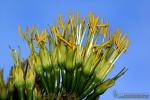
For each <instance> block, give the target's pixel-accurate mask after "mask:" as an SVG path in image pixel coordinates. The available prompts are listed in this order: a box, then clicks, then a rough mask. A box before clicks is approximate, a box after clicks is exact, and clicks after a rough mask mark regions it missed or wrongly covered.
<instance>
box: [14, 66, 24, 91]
mask: <svg viewBox="0 0 150 100" xmlns="http://www.w3.org/2000/svg"><path fill="white" fill-rule="evenodd" d="M13 76H14V84H15V85H16V87H18V88H19V87H22V86H23V85H24V72H23V70H22V68H21V67H18V66H17V67H15V69H14V71H13Z"/></svg>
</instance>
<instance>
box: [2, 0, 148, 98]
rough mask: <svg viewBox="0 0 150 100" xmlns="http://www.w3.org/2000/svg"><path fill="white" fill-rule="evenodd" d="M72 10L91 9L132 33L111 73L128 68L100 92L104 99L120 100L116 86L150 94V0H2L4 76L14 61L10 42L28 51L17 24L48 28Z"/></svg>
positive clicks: (26, 53) (123, 90) (126, 31)
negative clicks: (107, 87)
mask: <svg viewBox="0 0 150 100" xmlns="http://www.w3.org/2000/svg"><path fill="white" fill-rule="evenodd" d="M69 11H72V12H73V13H74V14H75V13H76V11H79V12H80V15H81V16H83V15H88V14H89V12H90V11H92V12H93V13H94V14H95V15H100V16H101V18H104V20H105V21H108V22H109V23H110V27H111V28H112V29H113V31H115V29H116V28H117V27H120V28H121V31H122V32H123V33H128V37H130V40H131V43H130V46H129V49H128V50H127V53H126V54H124V55H123V56H121V58H120V59H119V60H118V61H117V62H116V64H115V68H114V70H113V71H112V72H111V73H110V76H111V75H115V73H117V72H118V71H119V70H120V69H121V68H123V67H124V66H126V67H127V68H128V69H129V70H128V72H127V73H126V75H124V76H123V77H121V78H120V79H119V80H118V81H117V82H116V84H115V86H114V87H112V88H111V89H110V90H108V91H107V92H106V93H105V94H104V95H103V96H101V100H119V99H117V98H114V96H113V91H114V90H116V91H118V92H125V93H148V94H149V95H150V79H149V76H150V65H149V62H150V44H149V43H150V33H149V32H150V31H149V29H150V25H149V24H150V1H149V0H54V1H52V0H51V1H50V0H0V66H1V67H4V73H5V74H4V75H5V76H4V77H5V79H6V78H7V77H8V73H9V70H10V67H11V65H13V60H12V58H11V55H10V52H9V45H10V46H11V47H13V48H17V47H18V45H19V46H21V49H22V52H23V53H22V56H23V58H26V57H27V56H28V54H29V49H28V47H27V45H26V43H25V42H24V41H22V40H21V39H20V37H19V35H18V33H17V26H18V24H20V25H21V27H22V29H23V30H24V29H25V27H26V26H28V27H30V26H33V25H34V24H36V25H37V26H38V28H40V29H42V28H47V24H51V25H52V24H53V22H54V18H57V17H58V15H62V16H63V17H64V18H67V15H68V13H69ZM149 99H150V98H149ZM130 100H132V99H130Z"/></svg>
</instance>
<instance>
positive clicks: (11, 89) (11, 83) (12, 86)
mask: <svg viewBox="0 0 150 100" xmlns="http://www.w3.org/2000/svg"><path fill="white" fill-rule="evenodd" d="M7 84H8V91H9V92H13V91H14V83H13V79H12V78H9V80H8V83H7Z"/></svg>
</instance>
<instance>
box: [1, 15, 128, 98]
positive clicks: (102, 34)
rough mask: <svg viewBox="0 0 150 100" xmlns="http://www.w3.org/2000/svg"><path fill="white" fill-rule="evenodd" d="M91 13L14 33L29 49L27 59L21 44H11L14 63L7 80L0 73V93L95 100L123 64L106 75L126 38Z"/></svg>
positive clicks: (125, 46)
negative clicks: (18, 35)
mask: <svg viewBox="0 0 150 100" xmlns="http://www.w3.org/2000/svg"><path fill="white" fill-rule="evenodd" d="M99 19H100V18H99V17H95V16H94V15H93V13H90V14H89V18H86V17H84V18H83V19H82V18H80V16H79V14H78V13H77V15H76V16H73V15H69V16H68V20H67V21H66V23H65V22H64V21H63V19H62V16H59V19H58V23H56V22H55V24H54V25H53V26H50V25H49V30H50V31H49V30H47V29H43V30H42V31H41V32H39V30H38V28H37V27H36V26H33V27H32V28H30V29H28V28H26V31H25V32H22V31H21V28H20V26H19V27H18V32H19V34H20V36H21V38H22V39H24V40H25V41H26V42H27V44H28V46H29V48H30V55H29V57H28V58H27V60H25V61H24V60H22V59H21V56H20V55H21V53H20V49H19V52H16V50H14V49H10V51H11V54H12V57H13V59H14V67H12V70H11V72H10V77H9V79H8V81H7V84H5V82H4V81H3V76H2V75H3V71H2V70H1V73H0V98H3V99H6V98H9V99H21V100H23V99H29V100H31V99H34V100H36V99H51V100H53V99H54V100H55V99H57V100H59V99H61V100H63V99H66V100H71V99H87V100H94V99H97V98H98V97H99V96H100V95H102V94H103V93H104V92H105V91H106V90H107V89H108V88H110V87H112V86H113V85H114V83H115V81H116V80H117V79H118V78H119V77H120V76H121V75H123V74H124V73H125V72H126V71H127V69H126V68H123V69H122V70H121V71H120V72H119V73H118V74H117V75H115V76H114V77H112V78H109V79H105V78H106V76H107V75H108V74H109V72H110V71H111V70H112V69H113V67H114V63H115V61H116V60H117V59H118V58H119V57H120V55H122V54H123V53H124V52H126V49H127V48H128V44H129V39H126V34H125V35H124V36H122V33H121V32H120V30H119V29H117V30H116V31H115V32H114V34H113V33H112V30H111V29H109V25H108V23H104V21H103V20H101V21H100V20H99Z"/></svg>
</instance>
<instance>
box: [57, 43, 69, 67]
mask: <svg viewBox="0 0 150 100" xmlns="http://www.w3.org/2000/svg"><path fill="white" fill-rule="evenodd" d="M66 52H67V50H66V46H65V45H63V44H60V46H59V52H58V63H59V66H60V67H62V68H64V66H65V62H66Z"/></svg>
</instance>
